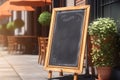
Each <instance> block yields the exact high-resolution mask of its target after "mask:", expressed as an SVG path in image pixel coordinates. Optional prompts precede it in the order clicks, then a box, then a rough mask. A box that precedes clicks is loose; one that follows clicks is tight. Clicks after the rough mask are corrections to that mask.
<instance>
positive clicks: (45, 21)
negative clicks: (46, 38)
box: [38, 11, 51, 26]
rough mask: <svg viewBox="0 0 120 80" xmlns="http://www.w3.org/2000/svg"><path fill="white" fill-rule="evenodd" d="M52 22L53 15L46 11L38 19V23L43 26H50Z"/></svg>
mask: <svg viewBox="0 0 120 80" xmlns="http://www.w3.org/2000/svg"><path fill="white" fill-rule="evenodd" d="M50 21H51V13H49V12H47V11H45V12H42V13H41V14H40V15H39V17H38V22H39V23H40V24H41V25H43V26H49V25H50Z"/></svg>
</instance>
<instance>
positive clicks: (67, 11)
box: [45, 6, 89, 72]
mask: <svg viewBox="0 0 120 80" xmlns="http://www.w3.org/2000/svg"><path fill="white" fill-rule="evenodd" d="M88 14H89V6H82V7H81V6H78V7H69V8H55V9H54V10H53V13H52V22H51V26H50V34H49V42H48V49H47V56H46V62H45V68H46V69H48V70H58V71H60V70H62V71H66V72H69V71H70V72H72V71H73V72H74V70H75V71H77V70H80V67H82V66H83V58H84V51H85V42H86V33H87V24H88ZM55 68H56V69H55ZM66 69H67V70H66ZM69 69H70V70H69ZM76 69H77V70H76ZM78 72H79V71H78ZM80 72H81V71H80Z"/></svg>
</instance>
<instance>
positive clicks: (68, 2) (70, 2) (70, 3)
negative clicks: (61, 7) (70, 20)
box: [66, 0, 74, 6]
mask: <svg viewBox="0 0 120 80" xmlns="http://www.w3.org/2000/svg"><path fill="white" fill-rule="evenodd" d="M66 1H67V2H66V3H67V5H66V6H74V0H66Z"/></svg>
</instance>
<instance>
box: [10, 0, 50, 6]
mask: <svg viewBox="0 0 120 80" xmlns="http://www.w3.org/2000/svg"><path fill="white" fill-rule="evenodd" d="M9 1H10V3H11V4H14V5H24V6H34V7H35V6H45V5H50V4H51V3H52V2H51V0H9Z"/></svg>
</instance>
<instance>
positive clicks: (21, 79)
mask: <svg viewBox="0 0 120 80" xmlns="http://www.w3.org/2000/svg"><path fill="white" fill-rule="evenodd" d="M37 59H38V55H18V54H16V55H10V54H8V52H7V51H5V50H4V51H3V50H0V80H48V78H47V76H48V72H47V71H46V70H44V68H43V66H42V65H39V64H38V63H37ZM64 75H66V73H64ZM67 75H68V74H67ZM58 76H59V73H58V72H54V73H53V77H55V79H52V80H73V78H72V77H69V78H59V79H57V78H56V77H58ZM80 80H93V79H87V78H86V79H80Z"/></svg>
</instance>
